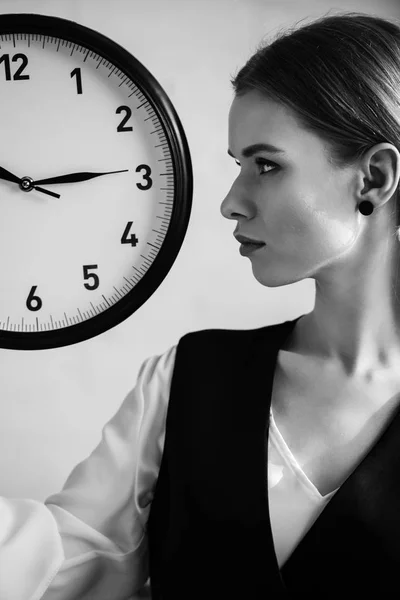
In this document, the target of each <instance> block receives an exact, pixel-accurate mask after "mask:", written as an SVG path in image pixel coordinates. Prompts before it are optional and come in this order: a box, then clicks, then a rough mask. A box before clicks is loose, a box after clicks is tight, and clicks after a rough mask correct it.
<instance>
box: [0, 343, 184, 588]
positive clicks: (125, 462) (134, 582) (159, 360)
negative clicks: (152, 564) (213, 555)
mask: <svg viewBox="0 0 400 600" xmlns="http://www.w3.org/2000/svg"><path fill="white" fill-rule="evenodd" d="M175 354H176V346H172V347H171V348H169V349H168V350H167V351H166V352H165V353H164V354H162V355H160V356H154V357H151V358H148V359H147V360H145V361H144V363H143V364H142V366H141V368H140V370H139V374H138V377H137V381H136V385H135V387H134V389H133V390H132V391H131V392H130V393H129V394H128V395H127V396H126V398H125V400H124V401H123V403H122V405H121V406H120V408H119V409H118V411H117V412H116V414H115V415H114V416H113V417H112V418H111V420H110V421H109V422H108V423H107V424H106V425H105V426H104V427H103V430H102V439H101V441H100V443H99V444H98V446H97V447H96V448H95V449H94V450H93V452H92V453H91V454H90V455H89V456H88V457H87V458H86V459H85V460H83V461H82V462H81V463H79V464H78V465H76V466H75V467H74V469H73V470H72V472H71V473H70V475H69V477H68V478H67V481H66V482H65V484H64V486H63V488H62V490H61V491H60V492H58V493H56V494H53V495H51V496H49V497H48V498H47V499H46V501H45V503H44V504H43V503H41V502H38V501H35V500H27V499H15V498H1V497H0V600H39V599H41V600H75V599H79V600H128V599H134V600H136V599H139V598H147V597H150V590H149V581H148V576H149V571H148V545H147V537H146V535H145V525H146V522H147V519H148V515H149V512H150V506H151V501H152V499H153V495H154V487H155V484H156V481H157V477H158V472H159V469H160V465H161V458H162V453H163V449H164V440H165V424H166V415H167V406H168V400H169V391H170V385H171V378H172V372H173V366H174V362H175Z"/></svg>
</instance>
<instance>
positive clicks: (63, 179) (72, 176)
mask: <svg viewBox="0 0 400 600" xmlns="http://www.w3.org/2000/svg"><path fill="white" fill-rule="evenodd" d="M128 170H129V169H123V170H122V171H108V172H107V173H88V172H82V173H69V174H68V175H60V176H59V177H49V178H47V179H38V180H37V181H34V182H33V185H42V184H50V183H77V182H79V181H87V180H88V179H93V178H94V177H100V176H101V175H111V174H112V173H125V172H126V171H128Z"/></svg>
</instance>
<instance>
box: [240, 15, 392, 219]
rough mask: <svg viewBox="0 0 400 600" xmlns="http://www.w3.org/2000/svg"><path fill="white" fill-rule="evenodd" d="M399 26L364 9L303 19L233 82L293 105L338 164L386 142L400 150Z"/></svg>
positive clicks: (253, 59) (262, 50)
mask: <svg viewBox="0 0 400 600" xmlns="http://www.w3.org/2000/svg"><path fill="white" fill-rule="evenodd" d="M399 25H400V21H399ZM399 25H398V24H397V23H396V22H394V21H393V22H391V21H389V20H386V19H383V18H381V17H378V16H373V15H367V14H365V13H357V12H346V13H344V14H343V13H342V14H338V15H333V16H323V17H320V18H318V19H316V20H314V21H312V22H310V23H308V24H306V25H303V26H302V27H300V28H297V29H296V27H297V24H296V25H294V26H293V27H291V28H289V29H287V30H286V31H285V30H283V32H282V30H280V32H278V34H276V36H275V37H274V38H273V41H272V42H270V43H268V44H267V45H265V42H262V43H261V44H260V45H259V46H258V47H257V51H256V52H255V54H254V55H253V56H251V58H250V59H249V60H248V61H247V63H246V64H245V66H244V67H243V68H241V69H240V71H239V72H238V73H237V75H236V76H235V77H234V78H232V79H231V83H232V85H233V87H234V90H235V93H236V95H237V96H241V95H243V94H245V93H246V92H248V91H251V90H258V91H259V92H261V93H262V94H264V95H265V96H266V97H269V98H270V99H272V100H275V101H277V102H279V103H283V104H284V105H286V106H287V107H289V108H290V109H292V111H294V113H295V116H296V118H297V120H298V122H299V123H300V125H301V126H303V127H304V128H306V129H308V130H310V131H312V132H314V133H317V134H318V135H319V136H320V137H321V138H322V139H323V141H324V142H325V143H326V149H327V155H328V158H329V160H330V161H331V163H332V164H333V165H335V166H337V167H345V166H349V165H351V164H354V162H355V161H357V160H358V159H359V158H360V157H361V156H362V155H363V154H364V152H365V151H366V150H368V149H369V148H371V147H372V146H374V145H375V144H378V143H380V142H389V143H391V144H393V145H394V146H395V147H396V148H397V149H398V150H399V151H400V26H399ZM398 191H399V190H398ZM399 212H400V211H399Z"/></svg>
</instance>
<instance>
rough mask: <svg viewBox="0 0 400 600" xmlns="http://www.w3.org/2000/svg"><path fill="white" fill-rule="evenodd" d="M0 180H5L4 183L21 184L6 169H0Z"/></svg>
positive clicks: (17, 178)
mask: <svg viewBox="0 0 400 600" xmlns="http://www.w3.org/2000/svg"><path fill="white" fill-rule="evenodd" d="M0 179H5V180H6V181H12V182H13V183H21V179H20V177H17V176H16V175H14V174H13V173H10V171H7V169H4V168H3V167H0Z"/></svg>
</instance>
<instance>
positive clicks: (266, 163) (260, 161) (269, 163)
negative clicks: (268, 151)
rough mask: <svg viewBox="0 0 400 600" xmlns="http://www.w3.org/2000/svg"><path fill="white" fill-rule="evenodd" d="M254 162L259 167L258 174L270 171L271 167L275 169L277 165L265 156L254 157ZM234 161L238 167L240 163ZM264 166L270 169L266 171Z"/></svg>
mask: <svg viewBox="0 0 400 600" xmlns="http://www.w3.org/2000/svg"><path fill="white" fill-rule="evenodd" d="M254 162H255V164H256V165H257V166H258V167H260V169H259V174H260V175H266V174H267V173H269V172H270V170H271V168H272V169H276V167H277V165H276V164H275V163H273V162H272V161H271V160H267V159H266V158H260V157H259V158H256V160H255V161H254ZM235 163H236V164H237V165H238V166H239V167H240V166H241V164H240V162H239V161H238V160H236V159H235ZM264 167H270V169H269V170H268V171H266V170H265V169H264Z"/></svg>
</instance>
